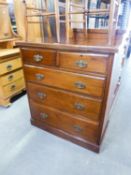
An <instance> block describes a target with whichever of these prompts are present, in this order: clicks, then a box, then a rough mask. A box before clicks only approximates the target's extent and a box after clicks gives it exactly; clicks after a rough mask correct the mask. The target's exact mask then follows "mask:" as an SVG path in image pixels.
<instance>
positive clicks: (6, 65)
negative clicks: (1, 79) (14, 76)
mask: <svg viewBox="0 0 131 175" xmlns="http://www.w3.org/2000/svg"><path fill="white" fill-rule="evenodd" d="M20 67H22V61H21V58H15V59H12V60H10V61H6V62H2V63H0V75H3V74H6V73H8V72H11V71H13V70H15V69H18V68H20Z"/></svg>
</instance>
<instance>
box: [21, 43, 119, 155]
mask: <svg viewBox="0 0 131 175" xmlns="http://www.w3.org/2000/svg"><path fill="white" fill-rule="evenodd" d="M20 46H21V45H20ZM21 54H22V58H23V64H24V74H25V79H26V86H27V92H28V97H29V104H30V110H31V123H32V124H33V125H35V126H37V127H39V128H42V129H44V130H46V131H48V132H51V133H53V134H55V135H58V136H60V137H62V138H65V139H67V140H70V141H72V142H73V143H76V144H79V145H81V146H83V147H85V148H88V149H91V150H93V151H95V152H99V150H100V145H101V141H102V138H103V135H104V133H105V129H106V126H107V123H108V119H109V118H108V116H109V110H110V106H111V105H110V104H111V102H112V98H111V96H112V94H110V90H111V91H112V92H113V90H112V85H111V84H112V77H113V75H112V72H113V71H112V70H113V69H114V68H113V62H114V57H115V56H114V55H115V54H114V53H113V52H112V51H109V50H108V51H107V52H105V51H104V52H102V50H101V51H95V52H93V51H88V50H85V51H84V52H83V51H82V50H81V49H73V48H69V47H68V49H67V48H66V49H64V48H59V47H52V48H51V47H49V48H48V47H47V48H39V47H38V46H37V45H35V46H34V47H33V46H32V45H31V46H29V45H28V46H27V47H26V44H23V46H21ZM115 83H116V82H115ZM113 84H114V83H113ZM113 87H114V86H113Z"/></svg>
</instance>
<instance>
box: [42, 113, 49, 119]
mask: <svg viewBox="0 0 131 175" xmlns="http://www.w3.org/2000/svg"><path fill="white" fill-rule="evenodd" d="M40 117H41V118H42V119H47V118H48V114H46V113H42V112H41V113H40Z"/></svg>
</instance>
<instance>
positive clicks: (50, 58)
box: [21, 48, 56, 66]
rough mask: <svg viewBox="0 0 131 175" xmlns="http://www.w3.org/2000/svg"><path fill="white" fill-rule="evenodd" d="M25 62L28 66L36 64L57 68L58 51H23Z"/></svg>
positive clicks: (24, 49)
mask: <svg viewBox="0 0 131 175" xmlns="http://www.w3.org/2000/svg"><path fill="white" fill-rule="evenodd" d="M21 53H22V57H23V62H24V63H26V64H34V65H38V66H43V65H47V66H55V65H56V51H52V50H50V51H49V50H44V49H26V48H23V49H21Z"/></svg>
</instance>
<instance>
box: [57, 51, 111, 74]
mask: <svg viewBox="0 0 131 175" xmlns="http://www.w3.org/2000/svg"><path fill="white" fill-rule="evenodd" d="M108 57H109V56H108V55H102V54H101V55H100V54H83V53H75V52H60V53H59V60H60V67H62V68H67V69H72V70H80V71H83V72H85V71H87V72H96V73H102V74H106V73H107V62H108Z"/></svg>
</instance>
